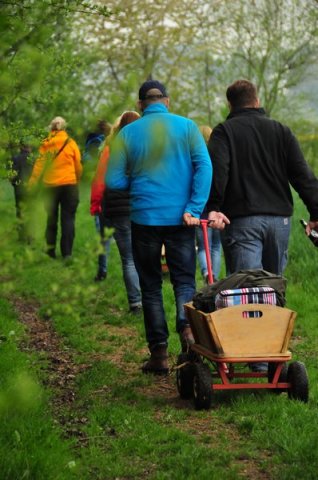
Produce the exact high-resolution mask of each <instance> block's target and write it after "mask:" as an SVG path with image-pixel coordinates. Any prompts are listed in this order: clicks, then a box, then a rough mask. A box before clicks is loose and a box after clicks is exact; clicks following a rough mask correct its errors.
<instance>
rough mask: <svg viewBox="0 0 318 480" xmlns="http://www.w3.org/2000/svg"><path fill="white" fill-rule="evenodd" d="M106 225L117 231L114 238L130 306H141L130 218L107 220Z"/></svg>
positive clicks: (122, 217)
mask: <svg viewBox="0 0 318 480" xmlns="http://www.w3.org/2000/svg"><path fill="white" fill-rule="evenodd" d="M104 224H105V226H106V227H108V228H114V230H115V231H114V234H113V237H114V239H115V241H116V244H117V247H118V250H119V254H120V258H121V263H122V267H123V277H124V282H125V287H126V292H127V297H128V303H129V306H130V307H136V306H138V305H141V293H140V286H139V278H138V273H137V271H136V267H135V263H134V258H133V254H132V244H131V223H130V218H129V217H124V216H121V217H112V218H105V220H104Z"/></svg>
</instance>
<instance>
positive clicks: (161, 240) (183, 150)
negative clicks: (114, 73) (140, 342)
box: [106, 80, 212, 374]
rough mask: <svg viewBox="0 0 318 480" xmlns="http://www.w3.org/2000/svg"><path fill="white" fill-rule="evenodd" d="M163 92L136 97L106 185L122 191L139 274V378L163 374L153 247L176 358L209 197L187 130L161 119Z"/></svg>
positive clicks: (204, 154)
mask: <svg viewBox="0 0 318 480" xmlns="http://www.w3.org/2000/svg"><path fill="white" fill-rule="evenodd" d="M168 107H169V98H168V95H167V92H166V89H165V86H164V85H162V84H161V83H160V82H158V81H156V80H149V81H147V82H145V83H143V84H142V85H141V87H140V89H139V108H140V110H141V112H142V118H141V119H140V120H138V121H136V122H134V123H131V124H130V125H127V126H126V127H125V128H123V129H122V130H121V132H120V133H119V134H118V136H117V138H116V143H115V144H114V145H113V148H112V152H111V157H110V160H109V166H108V171H107V175H106V185H107V186H108V187H109V188H113V189H129V190H130V195H131V221H132V246H133V254H134V260H135V265H136V269H137V271H138V274H139V279H140V287H141V292H142V304H143V312H144V323H145V330H146V338H147V342H148V347H149V350H150V355H151V356H150V359H149V360H148V361H147V362H146V363H145V364H144V365H143V368H142V369H143V372H144V373H154V374H166V373H168V355H167V347H168V336H169V332H168V326H167V322H166V318H165V312H164V307H163V299H162V273H161V247H162V245H164V246H165V251H166V260H167V264H168V267H169V272H170V279H171V282H172V285H173V289H174V295H175V301H176V308H177V316H176V330H177V332H178V333H179V335H180V341H181V345H182V348H183V350H185V349H186V348H187V346H188V344H189V343H192V342H193V337H192V333H191V329H190V327H189V324H188V322H187V319H186V317H185V314H184V309H183V304H184V303H187V302H189V301H191V300H192V297H193V294H194V292H195V269H196V257H195V242H194V239H195V229H194V228H189V227H191V226H194V225H198V224H199V218H200V215H201V212H202V210H203V208H204V206H205V204H206V201H207V198H208V196H209V192H210V186H211V179H212V166H211V161H210V158H209V155H208V151H207V148H206V145H205V142H204V140H203V137H202V135H201V134H200V131H199V129H198V128H197V126H196V125H195V123H194V122H193V121H191V120H189V119H187V118H184V117H181V116H178V115H174V114H172V113H170V112H169V111H168Z"/></svg>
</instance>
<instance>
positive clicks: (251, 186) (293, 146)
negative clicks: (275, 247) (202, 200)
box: [208, 108, 318, 220]
mask: <svg viewBox="0 0 318 480" xmlns="http://www.w3.org/2000/svg"><path fill="white" fill-rule="evenodd" d="M208 149H209V153H210V157H211V160H212V164H213V183H212V188H211V193H210V198H209V201H208V210H209V211H211V210H220V211H222V212H223V213H224V214H225V215H227V216H228V217H229V218H230V219H231V218H236V217H241V216H248V215H279V216H290V215H292V212H293V198H292V193H291V189H290V185H289V184H291V185H292V186H293V188H294V189H295V190H296V192H298V194H299V196H300V197H301V199H302V200H303V202H304V204H305V205H306V207H307V209H308V211H309V214H310V219H311V220H318V180H317V178H316V177H315V175H314V174H313V172H312V170H311V169H310V167H309V165H308V164H307V162H306V161H305V159H304V157H303V154H302V152H301V150H300V147H299V144H298V142H297V140H296V138H295V136H294V135H293V134H292V132H291V131H290V129H289V128H288V127H286V126H284V125H282V124H281V123H279V122H277V121H275V120H272V119H270V118H268V117H267V116H266V115H265V111H264V110H263V109H262V108H243V109H237V110H234V111H233V112H231V113H230V115H229V116H228V117H227V119H226V121H225V122H224V123H222V124H219V125H218V126H217V127H216V128H215V129H214V130H213V132H212V135H211V138H210V140H209V144H208Z"/></svg>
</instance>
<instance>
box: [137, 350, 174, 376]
mask: <svg viewBox="0 0 318 480" xmlns="http://www.w3.org/2000/svg"><path fill="white" fill-rule="evenodd" d="M141 369H142V372H143V373H152V374H153V375H167V374H168V373H169V365H168V353H167V347H158V348H156V349H155V350H153V351H152V352H151V353H150V359H149V360H147V362H145V363H144V364H143V366H142V367H141Z"/></svg>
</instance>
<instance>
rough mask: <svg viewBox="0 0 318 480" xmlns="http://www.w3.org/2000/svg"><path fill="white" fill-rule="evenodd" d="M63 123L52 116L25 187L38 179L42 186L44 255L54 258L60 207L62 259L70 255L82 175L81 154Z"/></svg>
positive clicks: (37, 182)
mask: <svg viewBox="0 0 318 480" xmlns="http://www.w3.org/2000/svg"><path fill="white" fill-rule="evenodd" d="M65 128H66V122H65V120H64V119H63V118H62V117H56V118H54V119H53V120H52V122H51V125H50V130H51V131H50V134H49V136H48V137H47V138H46V139H45V140H44V141H43V143H42V145H41V147H40V150H39V152H40V156H39V157H38V159H37V160H36V162H35V164H34V167H33V171H32V175H31V178H30V180H29V187H30V188H31V189H32V187H34V186H35V185H37V184H39V183H40V182H42V183H43V185H44V187H45V189H44V192H45V208H46V212H47V224H46V231H45V238H46V243H47V250H46V252H47V254H48V255H49V256H50V257H51V258H56V253H55V249H56V240H57V230H58V217H59V207H60V210H61V241H60V248H61V254H62V257H63V258H65V259H66V258H69V257H71V255H72V248H73V241H74V236H75V214H76V210H77V206H78V203H79V192H78V183H79V180H80V178H81V175H82V164H81V154H80V151H79V148H78V146H77V144H76V142H75V141H74V140H73V139H71V138H70V137H69V136H68V135H67V133H66V131H65Z"/></svg>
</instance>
